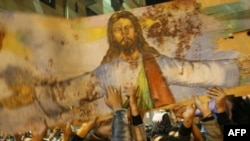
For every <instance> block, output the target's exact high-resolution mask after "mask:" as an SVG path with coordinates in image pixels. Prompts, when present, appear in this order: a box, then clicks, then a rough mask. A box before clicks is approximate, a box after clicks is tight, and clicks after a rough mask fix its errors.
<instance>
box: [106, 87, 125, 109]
mask: <svg viewBox="0 0 250 141" xmlns="http://www.w3.org/2000/svg"><path fill="white" fill-rule="evenodd" d="M107 91H108V94H107V95H105V97H104V101H105V103H106V104H107V105H108V106H109V107H110V108H112V109H113V111H117V110H119V109H122V96H121V90H117V89H116V88H114V87H112V86H108V88H107Z"/></svg>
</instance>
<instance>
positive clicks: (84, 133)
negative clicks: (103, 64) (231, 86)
mask: <svg viewBox="0 0 250 141" xmlns="http://www.w3.org/2000/svg"><path fill="white" fill-rule="evenodd" d="M207 96H208V97H209V98H210V99H211V101H214V106H215V109H211V107H210V106H209V104H210V102H211V101H204V100H203V99H200V98H199V97H198V96H196V95H194V97H193V103H191V104H190V105H178V104H177V105H176V106H175V107H174V108H173V109H167V110H160V111H157V112H156V113H155V115H154V117H153V118H152V122H151V126H150V128H149V127H146V125H145V123H144V120H143V119H144V114H145V112H143V111H140V109H139V108H138V107H137V97H136V90H135V89H131V90H130V94H129V95H128V98H129V102H128V103H127V104H128V105H126V104H124V103H123V100H122V95H121V91H120V90H119V89H116V88H114V87H111V86H110V87H108V95H107V96H105V98H104V100H105V103H106V104H107V105H108V106H109V107H110V108H111V109H112V111H113V117H112V119H110V120H107V121H102V122H100V120H98V119H99V117H95V118H93V119H92V120H89V121H88V122H83V123H82V124H81V126H80V127H78V128H77V129H75V130H74V129H72V128H69V129H68V130H69V132H68V133H70V138H69V139H68V140H70V141H110V140H111V141H223V127H224V126H225V125H231V124H249V123H250V112H249V110H248V108H249V106H250V100H249V98H248V97H247V96H246V97H234V96H231V95H230V96H228V95H227V94H226V93H225V92H224V90H223V89H222V88H220V87H214V88H211V89H209V90H208V93H207ZM197 111H198V112H197ZM63 134H64V133H63V132H62V130H60V129H59V128H55V129H50V130H49V131H48V132H47V134H46V137H44V138H43V140H44V141H63V140H64V139H63ZM7 140H8V141H15V140H18V139H16V138H15V136H11V135H5V134H4V132H1V134H0V141H7ZM20 140H22V141H29V140H32V132H30V131H28V132H27V133H24V134H22V136H21V137H20Z"/></svg>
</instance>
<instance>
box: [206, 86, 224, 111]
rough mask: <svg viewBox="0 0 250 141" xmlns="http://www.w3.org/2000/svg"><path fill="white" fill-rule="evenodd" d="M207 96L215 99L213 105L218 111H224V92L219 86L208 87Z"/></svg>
mask: <svg viewBox="0 0 250 141" xmlns="http://www.w3.org/2000/svg"><path fill="white" fill-rule="evenodd" d="M207 95H208V97H210V98H214V99H215V107H216V109H217V112H218V113H221V112H224V111H225V100H226V95H227V94H226V92H225V91H224V90H223V89H222V88H221V87H213V88H210V89H208V93H207Z"/></svg>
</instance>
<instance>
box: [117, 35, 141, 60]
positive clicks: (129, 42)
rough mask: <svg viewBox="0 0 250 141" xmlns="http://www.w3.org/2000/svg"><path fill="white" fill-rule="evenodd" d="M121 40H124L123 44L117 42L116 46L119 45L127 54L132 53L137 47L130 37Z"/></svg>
mask: <svg viewBox="0 0 250 141" xmlns="http://www.w3.org/2000/svg"><path fill="white" fill-rule="evenodd" d="M122 42H125V44H122V43H121V42H120V43H117V47H119V48H120V50H121V52H123V53H124V54H125V55H127V56H129V55H132V54H133V53H134V52H135V50H136V49H137V47H136V44H135V42H133V41H132V40H131V39H127V41H122Z"/></svg>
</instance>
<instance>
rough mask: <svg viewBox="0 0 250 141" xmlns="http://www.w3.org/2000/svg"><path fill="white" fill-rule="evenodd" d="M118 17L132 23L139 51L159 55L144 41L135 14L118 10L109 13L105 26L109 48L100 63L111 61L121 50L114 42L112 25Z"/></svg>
mask: <svg viewBox="0 0 250 141" xmlns="http://www.w3.org/2000/svg"><path fill="white" fill-rule="evenodd" d="M120 18H126V19H129V20H131V22H132V24H133V25H134V28H135V32H136V39H135V42H136V47H137V48H138V50H139V52H140V53H142V54H143V53H150V54H154V55H159V54H160V53H159V52H158V51H157V50H156V49H154V48H153V47H150V46H149V45H148V43H147V42H146V40H145V38H144V37H143V33H142V28H141V26H140V24H139V22H138V19H137V17H136V16H135V15H133V14H132V13H131V12H128V11H119V12H115V13H114V14H112V15H111V17H110V18H109V21H108V28H107V35H108V43H109V49H108V51H107V53H106V55H105V56H104V57H103V60H102V62H101V64H103V63H107V62H110V61H112V60H113V59H115V58H117V57H119V55H120V53H121V51H120V49H119V48H118V47H116V46H115V44H114V36H113V31H112V27H113V24H114V23H115V22H117V21H118V20H119V19H120Z"/></svg>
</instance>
